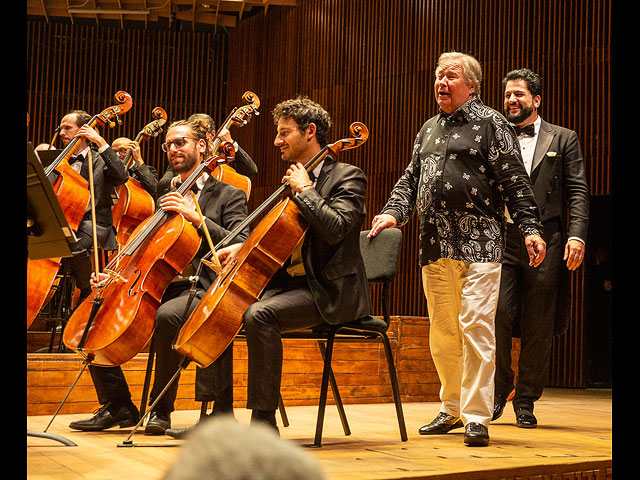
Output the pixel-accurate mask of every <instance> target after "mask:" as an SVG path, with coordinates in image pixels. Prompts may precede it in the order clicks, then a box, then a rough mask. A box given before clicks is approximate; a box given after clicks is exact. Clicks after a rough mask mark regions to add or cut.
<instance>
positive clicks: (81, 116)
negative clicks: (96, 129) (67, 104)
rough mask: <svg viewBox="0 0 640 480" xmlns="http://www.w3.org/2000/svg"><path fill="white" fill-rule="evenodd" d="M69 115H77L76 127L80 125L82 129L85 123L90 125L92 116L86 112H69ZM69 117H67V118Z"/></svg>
mask: <svg viewBox="0 0 640 480" xmlns="http://www.w3.org/2000/svg"><path fill="white" fill-rule="evenodd" d="M67 115H75V116H76V125H78V126H79V127H81V126H82V125H84V124H85V123H89V120H91V115H89V114H88V113H87V112H85V111H84V110H70V111H69V112H67ZM67 115H65V117H66V116H67Z"/></svg>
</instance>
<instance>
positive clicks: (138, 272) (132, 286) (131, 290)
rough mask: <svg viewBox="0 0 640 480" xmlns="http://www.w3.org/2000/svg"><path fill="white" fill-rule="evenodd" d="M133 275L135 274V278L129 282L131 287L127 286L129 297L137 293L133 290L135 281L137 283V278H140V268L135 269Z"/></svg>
mask: <svg viewBox="0 0 640 480" xmlns="http://www.w3.org/2000/svg"><path fill="white" fill-rule="evenodd" d="M135 275H136V279H135V280H134V281H133V283H132V284H131V287H129V296H130V297H133V296H135V295H137V294H138V292H137V291H134V288H135V286H136V283H138V280H140V270H136V271H135Z"/></svg>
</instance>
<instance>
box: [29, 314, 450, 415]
mask: <svg viewBox="0 0 640 480" xmlns="http://www.w3.org/2000/svg"><path fill="white" fill-rule="evenodd" d="M34 323H35V322H34ZM389 336H390V339H391V344H392V348H393V350H394V354H395V359H396V368H397V370H398V378H399V381H400V391H401V396H402V400H403V401H407V402H423V401H428V402H429V401H437V400H438V392H439V389H440V381H439V379H438V375H437V373H436V370H435V366H434V365H433V361H432V360H431V355H430V354H429V321H428V319H426V318H423V317H393V319H392V324H391V327H390V329H389ZM47 342H48V339H47ZM283 343H284V364H283V377H282V388H281V393H282V398H283V400H284V403H285V405H292V406H293V405H315V404H317V402H318V396H319V392H320V382H321V378H322V357H321V356H320V351H319V349H318V346H317V345H316V343H315V342H311V341H305V340H291V339H285V340H284V341H283ZM47 344H48V343H47ZM147 359H148V354H147V353H145V352H142V353H140V354H138V355H136V356H135V357H134V358H133V359H132V360H130V361H129V362H126V363H125V364H124V365H122V369H123V372H124V375H125V377H126V378H127V382H128V384H129V388H130V390H131V394H132V398H133V401H134V403H136V404H138V405H139V403H140V399H141V397H142V393H143V386H144V378H145V372H146V366H147ZM82 365H83V362H82V359H81V357H80V356H79V355H78V354H76V353H28V354H27V415H47V414H52V413H54V412H55V410H56V409H57V407H58V405H59V404H60V402H61V401H62V400H63V399H64V397H65V395H66V394H67V392H68V391H69V388H70V387H71V385H73V382H74V381H75V379H76V377H77V376H78V374H79V372H80V371H81V369H82ZM333 370H334V373H335V376H336V381H337V383H338V386H339V388H340V394H341V396H342V400H343V403H345V404H348V403H389V402H392V401H393V399H392V392H391V385H390V383H389V377H388V372H387V364H386V360H385V355H384V350H383V348H382V346H381V345H379V344H371V343H336V346H335V349H334V357H333ZM194 380H195V364H191V365H190V366H189V367H188V368H187V369H186V370H185V371H184V372H183V374H182V376H181V379H180V384H179V388H178V396H177V400H176V409H177V410H193V409H199V408H200V404H199V403H196V402H195V401H194ZM246 383H247V348H246V344H245V343H244V341H236V342H235V344H234V384H235V388H234V400H235V401H234V405H235V406H236V407H244V406H245V405H246ZM329 399H330V402H332V399H331V395H330V397H329ZM98 406H99V404H98V401H97V397H96V393H95V389H94V387H93V382H92V381H91V376H90V375H89V372H88V370H85V371H84V372H83V373H82V375H81V377H80V379H79V381H78V383H77V385H76V386H75V388H73V390H72V391H71V393H70V394H69V397H68V398H67V400H66V401H65V403H64V405H63V406H62V409H61V411H60V413H91V412H93V411H94V410H95V409H96V408H98Z"/></svg>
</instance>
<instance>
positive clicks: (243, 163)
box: [158, 113, 258, 195]
mask: <svg viewBox="0 0 640 480" xmlns="http://www.w3.org/2000/svg"><path fill="white" fill-rule="evenodd" d="M187 120H188V121H191V122H198V123H200V124H201V125H202V126H203V127H204V128H206V129H207V130H208V132H209V133H208V135H207V142H208V144H209V151H208V154H207V157H208V156H209V155H210V154H211V153H212V152H211V147H212V144H213V141H214V140H215V138H216V137H217V136H219V137H220V140H222V141H223V142H229V143H232V144H233V146H234V148H235V151H236V153H235V158H234V160H233V161H232V162H231V163H230V165H231V167H233V168H234V169H235V170H236V171H237V172H238V173H239V174H241V175H244V176H246V177H249V178H251V177H254V176H255V175H256V174H257V173H258V167H257V166H256V164H255V163H254V162H253V160H252V159H251V157H250V156H249V154H248V153H247V152H245V151H244V150H243V149H242V148H241V147H240V146H239V145H238V143H237V142H235V141H234V140H233V138H231V133H230V132H229V130H226V129H222V130H220V131H219V132H216V124H215V122H214V121H213V118H211V116H209V115H207V114H206V113H194V114H193V115H191V116H190V117H189V118H188V119H187ZM183 141H185V140H183V139H177V142H179V143H182V142H183ZM168 148H169V145H167V144H163V145H162V149H163V151H164V152H167V151H168ZM205 159H206V157H205ZM184 178H186V177H183V176H182V175H181V174H180V173H179V172H177V171H176V170H174V168H173V167H172V166H171V165H169V168H167V171H166V172H165V173H164V175H163V176H162V178H161V179H160V181H159V182H158V194H159V195H164V194H165V193H167V192H169V191H171V190H175V189H176V188H178V187H179V186H180V183H182V180H183V179H184Z"/></svg>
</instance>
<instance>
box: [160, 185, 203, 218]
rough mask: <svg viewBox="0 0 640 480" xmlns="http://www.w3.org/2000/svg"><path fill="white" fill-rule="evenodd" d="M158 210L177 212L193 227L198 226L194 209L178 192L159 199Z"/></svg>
mask: <svg viewBox="0 0 640 480" xmlns="http://www.w3.org/2000/svg"><path fill="white" fill-rule="evenodd" d="M194 200H195V199H194ZM160 208H162V209H163V210H167V211H170V212H177V213H179V214H180V215H182V216H183V217H184V218H185V219H186V220H187V221H189V222H191V223H192V224H193V225H194V226H195V227H199V226H200V216H199V215H198V212H197V211H196V209H195V208H193V206H192V205H191V203H189V202H188V201H187V199H186V198H184V197H183V196H182V195H180V194H179V193H178V192H169V193H167V194H166V195H164V196H163V197H161V198H160Z"/></svg>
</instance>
